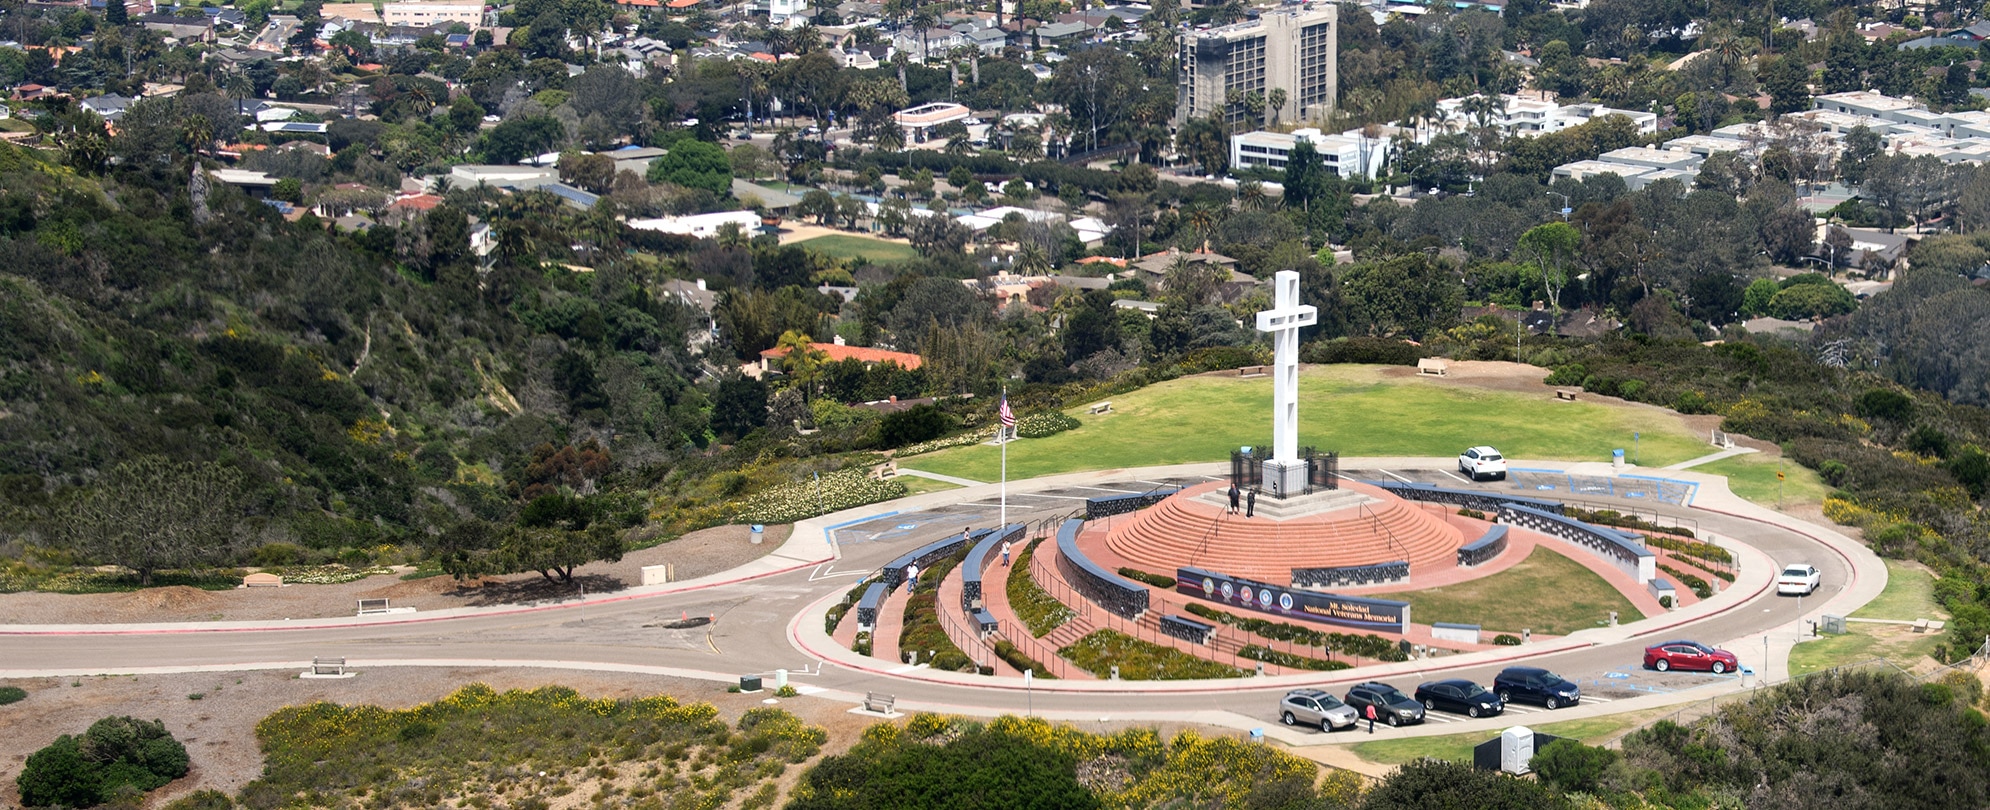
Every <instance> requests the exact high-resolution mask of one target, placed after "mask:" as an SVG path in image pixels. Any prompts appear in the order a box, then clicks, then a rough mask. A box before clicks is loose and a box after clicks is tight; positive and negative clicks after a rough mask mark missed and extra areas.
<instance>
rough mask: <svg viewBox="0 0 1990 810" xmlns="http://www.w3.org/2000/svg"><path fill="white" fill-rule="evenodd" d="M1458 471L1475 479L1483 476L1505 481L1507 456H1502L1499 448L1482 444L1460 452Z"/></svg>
mask: <svg viewBox="0 0 1990 810" xmlns="http://www.w3.org/2000/svg"><path fill="white" fill-rule="evenodd" d="M1458 471H1459V472H1461V473H1464V474H1465V475H1467V476H1469V477H1471V479H1472V480H1474V481H1477V480H1479V479H1481V478H1491V479H1494V480H1497V481H1504V480H1506V457H1504V456H1501V455H1500V454H1499V451H1498V450H1494V449H1492V448H1490V447H1486V446H1484V445H1480V446H1478V447H1474V448H1472V449H1470V450H1466V451H1465V452H1463V453H1459V454H1458Z"/></svg>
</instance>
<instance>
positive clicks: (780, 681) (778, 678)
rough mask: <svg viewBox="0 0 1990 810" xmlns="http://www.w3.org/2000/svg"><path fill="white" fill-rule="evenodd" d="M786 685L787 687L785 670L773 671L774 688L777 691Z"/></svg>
mask: <svg viewBox="0 0 1990 810" xmlns="http://www.w3.org/2000/svg"><path fill="white" fill-rule="evenodd" d="M787 685H788V671H787V670H785V669H777V670H774V688H775V689H779V688H781V687H784V686H787Z"/></svg>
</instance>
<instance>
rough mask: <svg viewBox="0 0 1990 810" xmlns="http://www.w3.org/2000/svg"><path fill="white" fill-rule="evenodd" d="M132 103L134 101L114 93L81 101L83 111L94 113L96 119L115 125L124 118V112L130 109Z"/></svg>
mask: <svg viewBox="0 0 1990 810" xmlns="http://www.w3.org/2000/svg"><path fill="white" fill-rule="evenodd" d="M133 101H134V99H129V98H125V97H124V96H120V95H118V94H116V93H106V94H104V95H101V96H93V97H91V98H86V99H83V109H86V110H89V111H90V112H93V113H96V114H97V117H99V118H102V119H104V120H105V121H108V122H110V123H113V124H115V123H117V121H118V119H120V118H123V117H124V111H125V110H127V109H130V108H131V105H132V102H133Z"/></svg>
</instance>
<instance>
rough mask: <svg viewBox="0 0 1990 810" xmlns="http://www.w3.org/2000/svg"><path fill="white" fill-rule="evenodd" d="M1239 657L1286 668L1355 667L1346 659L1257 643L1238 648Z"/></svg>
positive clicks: (1327, 668) (1324, 670)
mask: <svg viewBox="0 0 1990 810" xmlns="http://www.w3.org/2000/svg"><path fill="white" fill-rule="evenodd" d="M1237 657H1238V658H1246V659H1249V660H1252V661H1263V662H1265V663H1267V664H1271V665H1273V666H1280V667H1285V668H1286V669H1309V670H1313V671H1315V672H1332V671H1334V670H1341V669H1353V668H1354V665H1353V664H1350V663H1348V662H1346V661H1329V660H1326V659H1322V658H1312V657H1309V656H1304V655H1293V654H1292V653H1288V652H1280V651H1278V650H1274V649H1271V648H1269V647H1261V646H1259V645H1256V644H1246V645H1244V646H1243V647H1241V648H1239V649H1238V650H1237Z"/></svg>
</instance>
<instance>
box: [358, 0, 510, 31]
mask: <svg viewBox="0 0 1990 810" xmlns="http://www.w3.org/2000/svg"><path fill="white" fill-rule="evenodd" d="M380 16H381V18H382V19H383V20H385V21H386V23H387V24H388V25H407V26H420V27H427V26H431V25H435V24H437V23H442V24H448V23H462V24H464V25H467V26H469V27H471V28H476V27H477V26H480V25H483V24H484V2H483V0H410V2H401V3H387V4H386V5H384V6H382V7H381V15H380Z"/></svg>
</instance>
